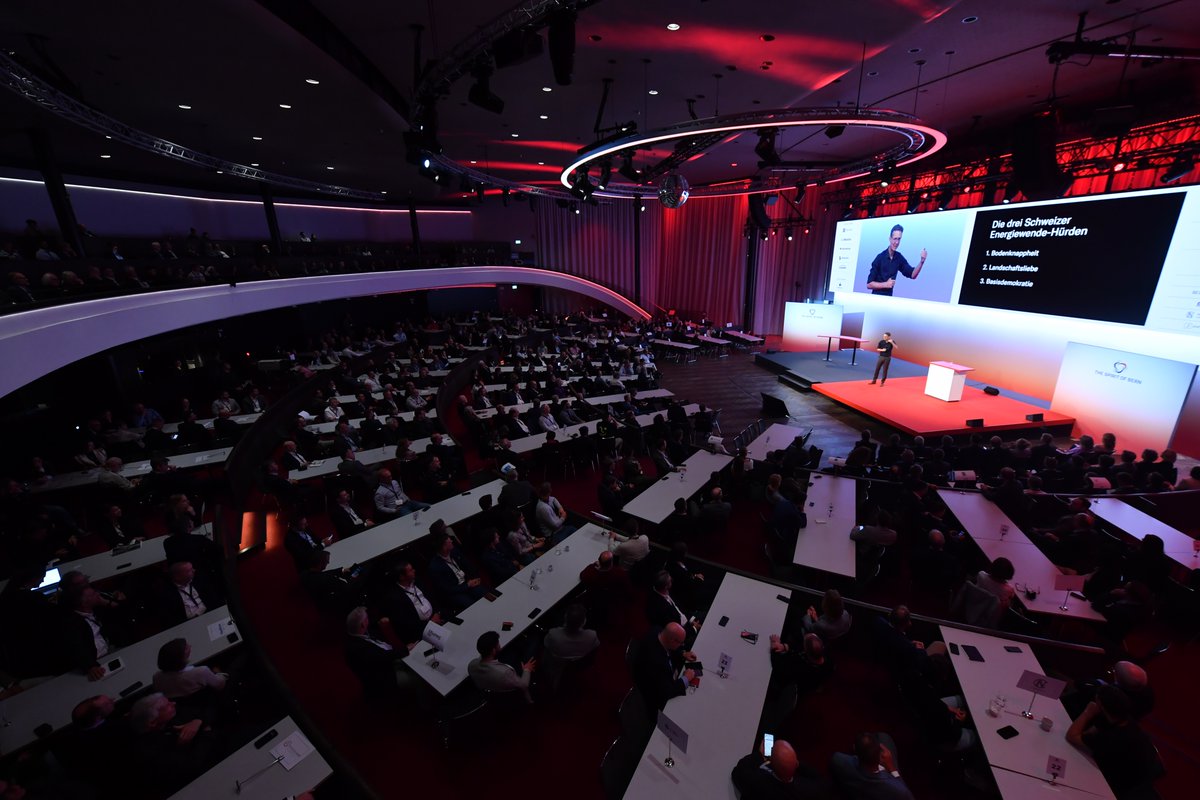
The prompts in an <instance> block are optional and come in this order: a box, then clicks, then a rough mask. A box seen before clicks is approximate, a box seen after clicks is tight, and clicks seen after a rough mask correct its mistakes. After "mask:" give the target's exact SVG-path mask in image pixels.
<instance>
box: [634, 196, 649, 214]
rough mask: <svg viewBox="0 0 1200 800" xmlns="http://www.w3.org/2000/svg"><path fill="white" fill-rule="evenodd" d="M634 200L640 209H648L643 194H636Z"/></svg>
mask: <svg viewBox="0 0 1200 800" xmlns="http://www.w3.org/2000/svg"><path fill="white" fill-rule="evenodd" d="M633 202H635V203H637V207H638V211H645V210H646V203H645V201H643V200H642V196H641V195H634V198H633Z"/></svg>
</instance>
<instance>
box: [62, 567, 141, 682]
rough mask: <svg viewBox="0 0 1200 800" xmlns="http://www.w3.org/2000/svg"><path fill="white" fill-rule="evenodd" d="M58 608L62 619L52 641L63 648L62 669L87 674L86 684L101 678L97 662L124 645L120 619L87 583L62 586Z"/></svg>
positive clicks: (103, 670) (100, 668) (100, 670)
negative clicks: (55, 641) (65, 668)
mask: <svg viewBox="0 0 1200 800" xmlns="http://www.w3.org/2000/svg"><path fill="white" fill-rule="evenodd" d="M58 605H59V608H60V609H62V615H61V618H60V621H59V623H58V626H59V631H58V632H57V634H56V635H54V636H53V638H54V639H57V640H58V642H59V643H60V646H61V647H62V652H63V654H64V657H65V660H64V662H63V665H64V666H66V665H69V666H70V668H73V669H77V670H80V671H81V672H85V673H87V676H88V680H93V681H95V680H99V679H100V678H103V677H104V674H105V669H104V667H102V666H100V660H101V659H103V658H104V657H105V656H107V655H108V654H109V653H110V652H112V651H113V650H116V649H117V648H118V647H119V646H120V645H121V644H123V643H124V641H123V640H124V636H125V633H124V629H123V624H122V620H121V618H120V615H119V614H118V613H116V611H115V609H113V608H111V607H110V606H109V604H108V603H107V602H106V601H105V599H104V598H103V597H102V596H101V595H100V593H99V592H97V591H96V589H95V587H93V586H92V585H91V584H90V583H88V582H87V581H86V580H84V581H82V582H79V583H72V584H69V585H64V586H63V589H62V595H61V597H60V598H59V601H58Z"/></svg>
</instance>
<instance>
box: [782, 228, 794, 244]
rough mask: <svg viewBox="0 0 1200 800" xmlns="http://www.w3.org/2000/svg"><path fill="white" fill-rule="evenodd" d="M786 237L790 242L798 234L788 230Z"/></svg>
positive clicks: (785, 233) (785, 232)
mask: <svg viewBox="0 0 1200 800" xmlns="http://www.w3.org/2000/svg"><path fill="white" fill-rule="evenodd" d="M784 235H785V236H787V240H788V241H789V242H790V241H792V240H793V239H795V238H796V233H795V231H793V230H792V229H791V228H788V229H787V230H786V231H784Z"/></svg>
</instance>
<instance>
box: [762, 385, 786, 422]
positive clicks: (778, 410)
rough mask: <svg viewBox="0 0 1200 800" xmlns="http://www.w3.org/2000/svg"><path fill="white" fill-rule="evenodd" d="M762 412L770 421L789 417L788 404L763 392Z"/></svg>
mask: <svg viewBox="0 0 1200 800" xmlns="http://www.w3.org/2000/svg"><path fill="white" fill-rule="evenodd" d="M762 410H763V416H764V417H766V418H768V419H772V418H776V417H786V416H788V407H787V403H785V402H783V401H782V400H780V399H779V398H778V397H776V396H775V395H771V394H767V393H766V392H762Z"/></svg>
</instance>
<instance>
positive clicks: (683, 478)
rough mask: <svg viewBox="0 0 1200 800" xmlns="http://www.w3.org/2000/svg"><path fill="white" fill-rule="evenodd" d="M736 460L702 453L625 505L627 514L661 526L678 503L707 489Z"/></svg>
mask: <svg viewBox="0 0 1200 800" xmlns="http://www.w3.org/2000/svg"><path fill="white" fill-rule="evenodd" d="M732 461H733V457H732V456H728V455H725V454H723V453H710V452H709V451H707V450H700V451H698V452H696V453H693V454H692V455H691V457H689V458H688V459H687V460H686V461H684V462H683V463H682V464H680V465H679V467H678V468H679V471H678V472H676V473H671V474H668V475H664V476H662V477H661V478H659V479H658V480H657V481H655V482H654V483H652V484H650V485H649V486H647V487H646V488H645V489H643V490H642V493H641V494H639V495H638V496H637V497H635V498H633V499H632V500H630V501H629V502H628V503H626V504H625V507H624V508H623V509H622V510H623V511H624V512H625V513H626V514H630V515H632V516H635V517H637V518H638V519H643V520H646V521H647V522H653V523H656V524H657V523H661V522H662V521H663V520H665V519H666V518H667V517H669V516H671V513H672V512H673V511H674V510H675V501H676V500H677V499H678V498H680V497H682V498H684V499H685V500H686V499H687V498H689V497H691V496H692V495H694V494H696V493H697V492H699V491H700V490H701V489H702V488H704V484H705V483H707V482H708V479H709V478H711V477H712V473H714V472H720V471H721V470H723V469H725V467H727V466H728V465H729V463H730V462H732Z"/></svg>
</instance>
